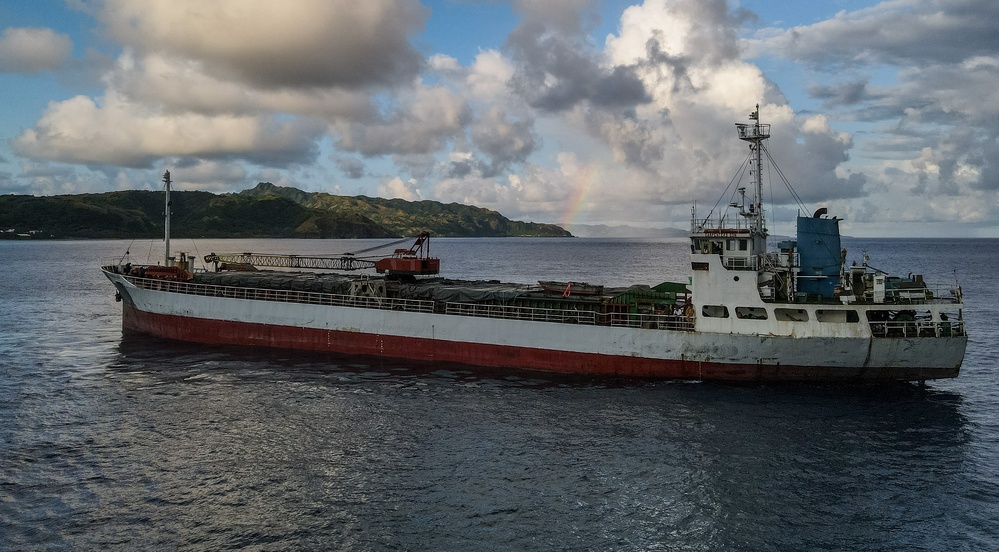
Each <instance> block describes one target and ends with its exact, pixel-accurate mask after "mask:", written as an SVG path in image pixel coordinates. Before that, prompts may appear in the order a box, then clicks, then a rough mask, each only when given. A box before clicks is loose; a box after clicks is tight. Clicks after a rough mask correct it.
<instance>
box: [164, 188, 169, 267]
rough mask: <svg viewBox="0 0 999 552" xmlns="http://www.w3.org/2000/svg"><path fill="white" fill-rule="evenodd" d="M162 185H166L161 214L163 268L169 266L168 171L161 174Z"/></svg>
mask: <svg viewBox="0 0 999 552" xmlns="http://www.w3.org/2000/svg"><path fill="white" fill-rule="evenodd" d="M163 183H164V184H166V206H165V209H164V213H163V216H164V225H163V226H164V228H163V243H164V244H165V247H164V252H165V255H164V258H163V266H170V171H167V172H165V173H163Z"/></svg>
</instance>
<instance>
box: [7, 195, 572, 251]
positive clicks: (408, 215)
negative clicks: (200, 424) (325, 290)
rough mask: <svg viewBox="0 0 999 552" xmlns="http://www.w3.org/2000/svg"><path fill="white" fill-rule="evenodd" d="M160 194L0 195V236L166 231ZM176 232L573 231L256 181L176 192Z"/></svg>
mask: <svg viewBox="0 0 999 552" xmlns="http://www.w3.org/2000/svg"><path fill="white" fill-rule="evenodd" d="M163 199H164V195H163V192H154V191H143V190H126V191H118V192H105V193H100V194H74V195H58V196H42V197H36V196H28V195H0V238H6V239H25V238H29V239H104V238H139V239H142V238H155V237H159V236H162V235H163V207H164V205H163ZM170 199H171V202H172V209H171V213H172V217H171V225H170V233H171V235H172V236H174V237H177V238H388V237H405V236H415V235H417V234H419V233H420V232H430V233H431V234H432V235H434V236H451V237H456V236H483V237H485V236H494V237H502V236H539V237H571V236H572V235H571V234H570V233H569V232H567V231H566V230H564V229H562V228H560V227H559V226H556V225H554V224H539V223H533V222H521V221H516V220H510V219H508V218H506V217H504V216H503V215H501V214H500V213H497V212H496V211H491V210H489V209H483V208H480V207H473V206H470V205H461V204H458V203H446V204H445V203H440V202H437V201H406V200H402V199H382V198H377V197H367V196H340V195H333V194H328V193H323V192H304V191H302V190H299V189H296V188H288V187H282V186H275V185H274V184H271V183H269V182H261V183H259V184H257V185H256V187H254V188H251V189H249V190H244V191H242V192H239V193H232V194H213V193H210V192H197V191H173V192H171V194H170Z"/></svg>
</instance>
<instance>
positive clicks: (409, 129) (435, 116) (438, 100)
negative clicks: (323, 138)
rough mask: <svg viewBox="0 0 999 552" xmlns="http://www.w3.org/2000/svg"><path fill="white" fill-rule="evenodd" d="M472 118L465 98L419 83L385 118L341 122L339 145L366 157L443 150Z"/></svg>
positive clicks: (336, 129) (440, 88)
mask: <svg viewBox="0 0 999 552" xmlns="http://www.w3.org/2000/svg"><path fill="white" fill-rule="evenodd" d="M469 117H470V113H469V109H468V106H467V104H466V103H465V101H464V99H463V98H461V97H460V96H459V95H458V94H456V93H455V92H453V91H451V90H449V89H447V88H445V87H442V86H422V85H419V86H416V87H414V89H413V91H412V93H411V94H409V95H408V96H407V97H406V98H404V103H403V105H402V106H400V107H398V108H397V109H395V110H393V113H392V115H391V116H390V117H389V118H388V119H387V120H384V121H378V122H370V123H367V124H354V123H346V124H341V125H337V128H335V132H336V134H338V135H339V140H338V141H337V146H338V147H339V148H340V149H342V150H345V151H355V152H358V153H360V154H362V155H364V156H369V157H370V156H378V155H391V154H421V153H431V152H438V151H441V150H442V149H443V148H444V146H445V145H446V144H447V143H448V142H449V141H450V140H453V139H454V138H455V137H457V136H458V135H459V134H462V133H463V132H464V127H465V125H466V124H467V122H468V120H469Z"/></svg>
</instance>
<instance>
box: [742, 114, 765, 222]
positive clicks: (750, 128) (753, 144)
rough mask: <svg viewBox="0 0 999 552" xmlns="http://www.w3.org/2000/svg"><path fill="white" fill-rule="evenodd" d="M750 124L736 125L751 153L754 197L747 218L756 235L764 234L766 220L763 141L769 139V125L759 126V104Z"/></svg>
mask: <svg viewBox="0 0 999 552" xmlns="http://www.w3.org/2000/svg"><path fill="white" fill-rule="evenodd" d="M749 118H750V119H751V120H753V121H754V122H753V123H752V124H746V123H736V124H735V126H736V128H738V130H739V139H740V140H742V141H744V142H749V148H750V150H752V153H753V164H754V167H753V172H754V173H755V174H754V176H755V178H754V179H753V185H754V187H755V190H754V191H755V193H756V194H755V195H756V196H755V197H754V198H753V203H752V204H750V206H749V216H750V217H752V230H753V232H754V233H756V234H758V235H765V234H766V220H765V218H764V216H763V141H764V140H766V139H767V138H770V125H769V124H765V125H764V124H760V104H756V111H753V112H752V113H750V114H749Z"/></svg>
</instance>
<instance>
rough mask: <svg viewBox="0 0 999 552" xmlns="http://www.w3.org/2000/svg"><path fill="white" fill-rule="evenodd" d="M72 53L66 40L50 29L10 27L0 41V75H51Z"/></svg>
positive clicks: (62, 35) (67, 38)
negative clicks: (50, 72)
mask: <svg viewBox="0 0 999 552" xmlns="http://www.w3.org/2000/svg"><path fill="white" fill-rule="evenodd" d="M72 50H73V42H72V41H71V40H70V39H69V37H68V36H66V35H64V34H61V33H56V32H55V31H53V30H52V29H45V28H13V27H10V28H7V29H4V31H3V37H0V73H26V74H31V73H38V72H41V71H54V70H56V69H59V68H60V67H62V65H63V64H64V63H65V62H66V60H67V59H69V56H70V53H71V52H72Z"/></svg>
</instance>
